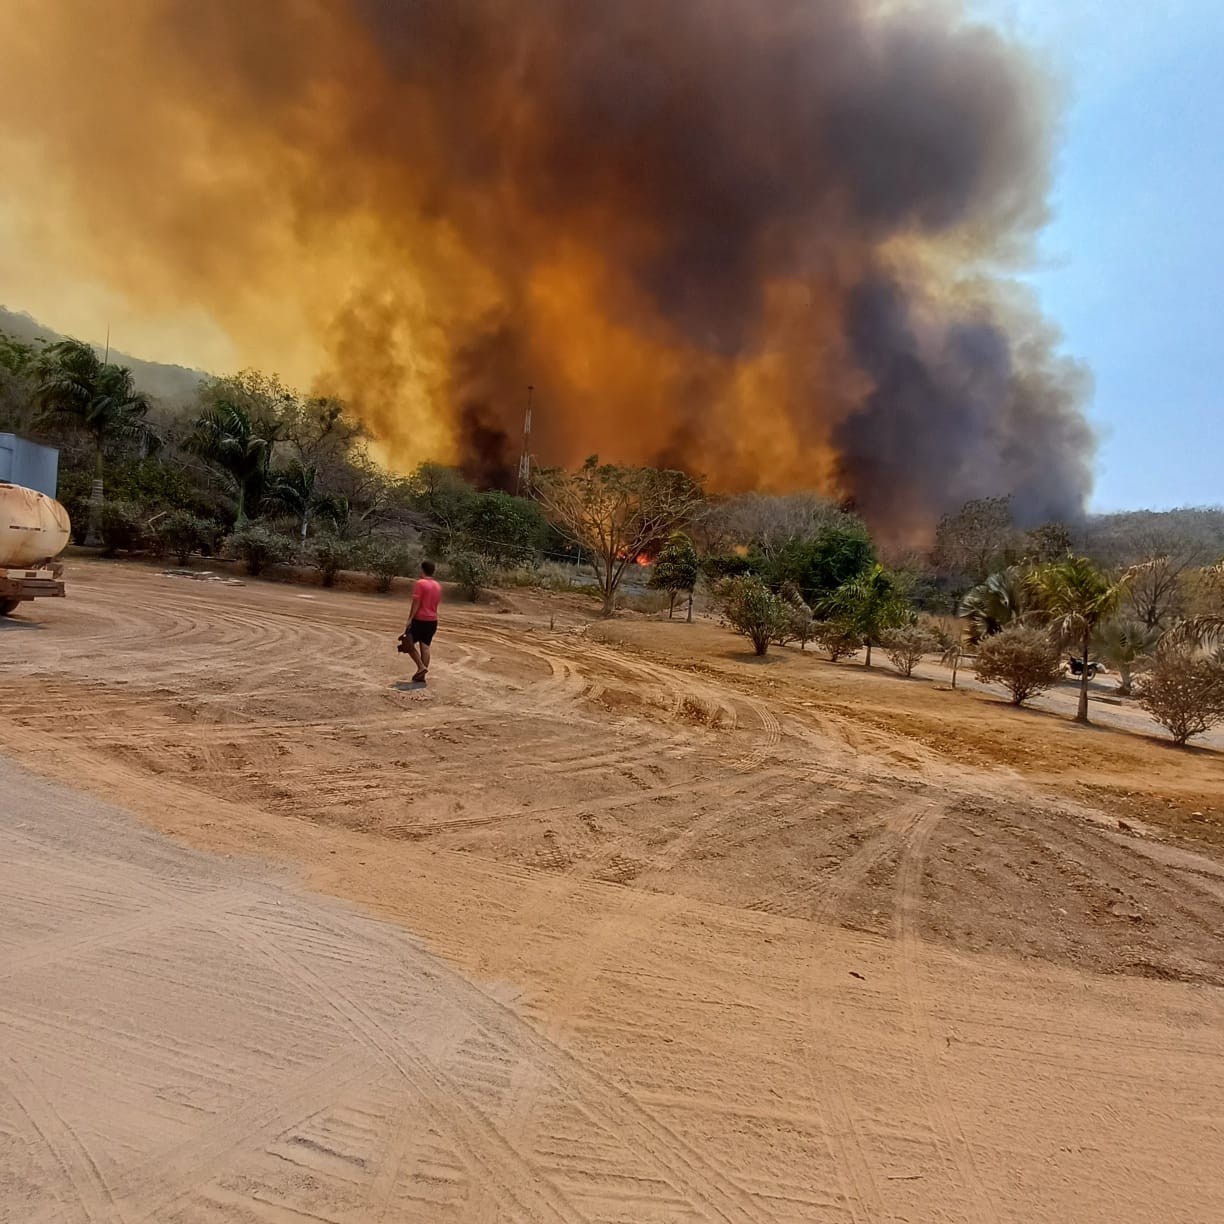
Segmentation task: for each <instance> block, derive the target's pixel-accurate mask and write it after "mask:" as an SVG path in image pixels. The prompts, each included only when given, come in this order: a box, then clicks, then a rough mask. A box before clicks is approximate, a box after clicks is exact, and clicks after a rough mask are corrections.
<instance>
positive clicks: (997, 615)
mask: <svg viewBox="0 0 1224 1224" xmlns="http://www.w3.org/2000/svg"><path fill="white" fill-rule="evenodd" d="M1032 603H1033V598H1032V594H1031V592H1030V591H1029V588H1028V583H1027V579H1026V576H1025V572H1024V571H1023V570H1022V569H1020V567H1019V566H1010V567H1009V568H1007V569H1005V570H999V571H998V572H997V573H994V574H991V575H990V577H989V578H987V579H986V581H985V582H982V583H979V585H977V586H975V587H974V588H973V590H971V591H970V592H969V593H968V594H967V595H966V596H965V597H964V599H962V600H961V603H960V614H961V616H963V617H964V618H965V619H966V620H967V621H968V622H969V625H968V632H967V637H968V639H969V644H970V645H971V646H976V645H977V644H978V643H979V642H980V641H981V640H982V639H983V638H987V637H990V635H991V634H992V633H998V632H999V630H1000V629H1005V628H1006V627H1007V626H1008V625H1010V624H1013V623H1015V622H1018V621H1023V619H1024V617H1025V616H1026V614H1027V613H1028V612H1029V611H1030V610H1031V608H1032Z"/></svg>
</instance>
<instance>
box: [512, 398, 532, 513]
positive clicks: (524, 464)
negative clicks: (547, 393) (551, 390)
mask: <svg viewBox="0 0 1224 1224" xmlns="http://www.w3.org/2000/svg"><path fill="white" fill-rule="evenodd" d="M534 396H535V387H528V388H527V415H526V416H525V417H524V418H523V454H522V457H521V458H520V459H519V470H518V483H517V484H516V485H515V487H514V491H515V493H516V494H520V495H521V494H522V492H523V490H524V489H530V488H531V401H532V398H533V397H534Z"/></svg>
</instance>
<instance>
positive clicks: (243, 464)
mask: <svg viewBox="0 0 1224 1224" xmlns="http://www.w3.org/2000/svg"><path fill="white" fill-rule="evenodd" d="M276 435H277V426H276V424H275V422H273V421H270V420H267V419H266V418H262V417H255V416H252V415H251V412H250V410H249V409H248V408H247V407H245V406H244V405H243V404H241V403H235V402H233V401H231V400H226V399H221V400H217V402H216V403H215V404H213V405H212V407H209V408H206V409H205V410H204V412H203V413H202V414H201V415H200V417H199V418H198V420H197V421H196V423H195V428H194V430H193V431H192V433H191V435H190V437H189V438H188V439H187V449H188V450H189V451H191V452H192V453H193V454H196V455H199V457H200V458H201V459H203V460H204V461H205V462H206V463H208V464H210V465H211V466H212V467H213V468H215V469H216V470H217V471H218V472H220V473H221V474H222V475H223V476H224V477H225V478H226V479H227V480H228V481H229V484H230V486H231V489H232V491H233V493H234V496H235V498H236V500H237V516H236V521H237V524H238V525H239V526H241V525H242V524H243V523H245V522H246V520H247V515H248V513H250V512H251V511H252V510H254V509H256V508H257V507H258V505H259V502H260V500H261V499H262V497H263V495H264V492H265V490H266V488H267V482H268V468H269V465H270V464H271V461H272V448H273V446H274V445H275V444H276Z"/></svg>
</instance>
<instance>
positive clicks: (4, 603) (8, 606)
mask: <svg viewBox="0 0 1224 1224" xmlns="http://www.w3.org/2000/svg"><path fill="white" fill-rule="evenodd" d="M20 602H21V601H20V600H19V599H0V616H7V615H8V614H9V613H10V612H12V611H13V609H14V608H16V607H17V605H18V604H19V603H20Z"/></svg>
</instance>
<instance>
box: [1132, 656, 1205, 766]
mask: <svg viewBox="0 0 1224 1224" xmlns="http://www.w3.org/2000/svg"><path fill="white" fill-rule="evenodd" d="M1137 684H1138V693H1139V704H1140V705H1141V706H1142V707H1143V708H1144V709H1145V710H1146V711H1147V712H1148V713H1149V714H1150V715H1151V716H1152V717H1153V718H1154V719H1155V720H1156V721H1157V722H1158V723H1160V725H1161V726H1162V727H1164V728H1165V729H1166V730H1167V731H1168V732H1169V734H1170V735H1171V736H1172V737H1173V742H1174V743H1175V744H1185V742H1186V741H1187V740H1189V739H1192V738H1193V737H1194V736H1196V735H1203V734H1205V733H1206V732H1207V731H1210V730H1211V728H1212V727H1214V726H1215V725H1216V724H1217V723H1221V722H1224V655H1222V654H1219V653H1217V654H1215V655H1208V654H1200V653H1196V652H1195V651H1194V650H1193V649H1192V648H1187V647H1183V648H1182V649H1180V650H1162V651H1159V652H1158V653H1157V654H1156V655H1155V657H1154V658H1153V659H1152V662H1151V665H1150V666H1149V667H1148V669H1147V671H1146V672H1144V674H1143V675H1142V676H1141V677H1139V680H1138V682H1137Z"/></svg>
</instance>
